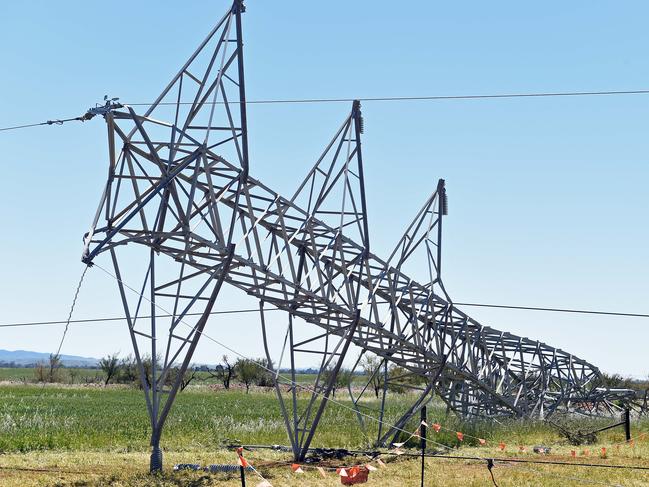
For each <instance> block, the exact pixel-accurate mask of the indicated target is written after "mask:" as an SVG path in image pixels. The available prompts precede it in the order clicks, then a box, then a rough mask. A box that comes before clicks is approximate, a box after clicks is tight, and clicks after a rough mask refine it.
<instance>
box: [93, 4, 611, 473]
mask: <svg viewBox="0 0 649 487" xmlns="http://www.w3.org/2000/svg"><path fill="white" fill-rule="evenodd" d="M243 11H244V6H243V3H242V1H241V0H235V1H234V3H233V4H232V7H231V8H230V9H229V10H228V11H227V13H226V14H225V16H224V17H223V18H222V19H221V20H220V21H219V22H218V23H217V25H216V26H215V27H214V28H213V29H212V31H211V32H210V33H209V34H208V36H207V37H206V38H205V40H204V41H203V42H202V43H201V44H200V46H199V47H198V49H197V50H196V51H195V52H194V53H193V54H192V55H191V56H190V58H189V60H188V61H187V62H186V63H185V64H184V65H183V66H182V68H181V69H180V71H179V72H178V73H177V74H176V75H175V76H174V77H173V79H172V80H171V82H170V83H169V84H168V85H167V86H166V88H164V90H163V91H162V93H161V94H160V96H158V98H157V99H156V100H155V102H154V103H153V104H152V105H151V106H150V107H149V108H148V109H147V110H146V111H145V112H144V113H143V114H138V113H136V112H135V110H134V109H133V108H132V107H129V106H127V105H124V106H122V105H115V106H114V107H113V106H108V107H107V109H105V110H104V111H103V113H102V114H103V116H104V118H105V120H106V124H107V127H108V145H109V171H108V180H107V182H106V185H105V188H104V191H103V194H102V196H101V201H100V204H99V208H98V210H97V213H96V215H95V218H94V221H93V223H92V226H91V229H90V231H89V232H88V233H87V234H86V235H85V247H84V253H83V258H82V260H83V262H85V263H86V264H87V265H92V263H93V261H95V259H97V258H98V257H99V256H100V255H102V256H103V255H105V256H106V257H107V258H108V259H109V260H110V261H111V263H112V266H113V269H114V274H115V277H116V280H117V286H118V291H119V295H120V297H121V300H122V303H123V306H124V313H125V317H126V320H127V324H128V331H129V334H130V338H131V341H132V346H133V350H134V355H135V358H136V360H137V363H138V368H139V374H140V380H141V383H142V387H143V389H144V395H145V398H146V407H147V409H148V413H149V417H150V420H151V429H152V435H151V446H152V449H153V450H152V455H151V470H152V471H154V470H160V469H161V468H162V450H161V448H160V439H161V435H162V431H163V426H164V424H165V420H166V419H167V417H168V415H169V412H170V410H171V407H172V405H173V403H174V399H175V397H176V395H177V393H178V391H179V389H180V387H181V381H182V376H183V374H184V372H185V371H186V370H187V368H188V367H189V366H190V363H191V361H192V356H193V354H194V351H195V349H196V346H197V344H198V342H199V340H200V338H201V335H202V334H203V330H204V329H205V326H206V324H207V322H208V319H209V317H210V313H211V312H212V310H213V308H214V306H215V303H216V301H217V298H218V296H219V293H220V291H221V289H222V288H223V286H224V285H228V286H233V287H234V288H238V289H240V290H241V291H243V292H245V293H246V294H248V295H249V296H252V297H254V298H255V299H256V300H257V301H258V302H259V309H260V322H261V328H262V337H263V342H264V348H265V351H266V355H267V359H268V361H267V363H268V364H269V366H270V367H276V374H275V389H276V393H277V396H278V400H279V403H280V406H281V411H282V414H283V417H284V421H285V424H286V428H287V432H288V437H289V440H290V442H291V445H292V448H293V454H294V456H295V458H296V459H298V460H301V459H303V458H304V456H305V454H306V452H307V449H308V448H309V445H310V444H311V442H312V440H313V436H314V434H315V432H316V428H317V426H318V422H319V420H320V418H321V417H322V414H323V412H324V410H325V407H326V404H327V401H328V399H329V397H330V395H331V394H332V392H333V390H334V388H335V382H336V376H337V374H338V373H339V371H340V369H341V367H342V364H343V362H344V361H345V360H346V358H347V360H349V357H348V356H349V355H350V347H356V348H358V349H360V350H361V355H371V356H376V357H377V359H378V360H379V361H380V367H377V370H376V373H378V374H384V380H383V381H382V386H381V391H377V395H381V400H380V404H381V407H380V410H379V418H380V419H384V410H385V403H386V400H385V398H386V394H387V391H388V389H389V388H390V385H391V384H392V385H394V384H395V383H403V382H404V381H405V379H407V377H409V376H416V377H418V378H419V383H420V384H423V385H420V386H419V387H418V397H416V399H415V400H413V403H412V404H411V406H410V407H408V408H407V409H406V410H405V411H402V412H401V413H400V414H401V416H400V418H398V420H397V421H396V422H395V423H394V424H393V425H392V426H390V427H383V423H380V427H379V431H378V436H377V438H376V442H377V443H378V444H385V443H387V442H389V441H390V439H391V438H394V436H395V435H396V434H398V432H399V429H400V428H402V427H403V426H404V425H405V423H406V422H407V421H408V420H409V419H410V418H411V417H412V416H413V415H414V414H415V413H416V412H417V411H418V410H419V409H420V408H421V407H422V406H423V405H425V404H426V403H427V402H428V401H430V400H431V398H432V397H433V395H437V396H438V397H439V398H440V399H441V400H443V401H444V402H445V403H446V405H447V406H448V408H449V410H451V411H454V412H456V413H458V414H460V415H462V416H463V417H494V416H515V417H522V416H529V415H549V414H552V413H553V412H554V411H556V410H557V409H558V408H562V407H566V408H570V407H583V405H584V404H590V405H591V407H595V408H597V407H598V406H596V405H595V406H593V404H594V403H593V402H592V401H591V402H589V400H590V399H589V398H592V397H595V396H594V394H595V393H597V394H595V395H596V397H597V398H598V399H597V400H596V401H598V403H599V402H602V401H604V402H605V401H606V397H607V395H606V393H605V392H602V390H601V389H598V385H599V383H600V381H599V378H600V374H599V372H598V370H597V369H596V368H595V367H594V366H593V365H591V364H589V363H588V362H586V361H584V360H581V359H579V358H577V357H575V356H573V355H571V354H569V353H566V352H564V351H562V350H559V349H557V348H554V347H551V346H548V345H546V344H544V343H541V342H538V341H534V340H530V339H527V338H523V337H518V336H515V335H512V334H510V333H506V332H501V331H498V330H495V329H493V328H490V327H486V326H482V325H481V324H479V323H478V322H477V321H475V320H473V319H472V318H470V317H469V316H467V315H466V314H465V313H463V312H462V311H461V310H459V309H457V307H455V306H454V305H453V303H452V301H451V299H450V297H449V296H448V294H447V293H446V290H445V289H444V285H443V283H442V279H441V262H442V261H441V244H442V241H441V237H442V222H443V218H444V216H445V215H446V213H447V197H446V189H445V185H444V181H443V180H440V181H439V183H438V184H437V187H436V188H435V190H434V192H433V194H432V196H431V197H430V198H429V199H428V200H427V201H426V202H425V204H424V206H423V207H422V209H421V210H420V211H419V212H418V213H417V215H416V216H415V218H414V219H413V221H412V223H411V224H410V225H409V227H408V229H407V230H406V232H405V233H404V235H403V236H402V237H401V239H400V240H399V241H398V243H397V244H396V246H395V248H394V251H393V252H392V253H391V254H390V256H389V257H388V258H387V260H383V259H381V258H380V257H378V256H377V255H375V254H373V253H372V252H371V249H370V234H369V225H368V218H367V215H368V212H367V206H366V198H365V186H364V175H363V157H362V150H361V135H362V133H363V118H362V115H361V106H360V103H359V102H354V103H353V104H352V107H351V111H350V112H349V114H348V115H347V116H346V118H345V119H344V121H343V123H342V125H341V126H340V128H339V129H338V130H337V132H336V133H335V135H334V137H333V139H332V140H331V142H330V143H329V144H328V145H327V146H326V148H325V150H324V152H323V153H322V156H321V157H320V158H319V160H318V161H317V162H316V164H315V165H314V166H313V168H312V169H311V171H310V172H309V173H308V174H307V176H306V178H305V179H304V181H303V182H302V184H300V186H299V187H298V190H297V191H296V192H295V194H294V195H293V196H291V197H290V198H286V197H283V196H281V195H279V194H278V193H276V192H274V191H273V190H272V189H270V188H269V187H267V186H265V185H264V184H263V183H262V182H261V181H258V180H256V179H254V178H253V177H251V176H250V175H249V154H248V131H247V116H246V90H245V83H244V63H243V41H242V24H241V14H242V13H243ZM187 100H189V101H191V103H184V102H185V101H187ZM421 262H425V277H424V280H423V282H421V283H420V282H419V281H416V280H415V279H414V278H413V277H411V275H410V272H411V271H413V270H414V271H415V272H418V273H421V272H419V270H420V268H421V265H419V268H417V265H418V264H421ZM407 272H408V273H407ZM129 283H137V285H138V287H137V289H136V291H137V292H136V293H131V292H129ZM267 307H273V308H277V309H279V310H282V311H284V312H285V316H286V319H287V330H286V335H285V340H284V346H283V347H282V352H281V354H280V357H279V359H278V358H277V357H276V356H273V353H272V350H271V349H272V347H271V346H270V344H269V331H268V324H267V319H266V316H265V309H266V308H267ZM168 315H171V317H169V316H168ZM197 315H198V316H197ZM299 354H310V356H314V354H315V356H317V357H319V362H320V370H321V372H320V374H318V375H317V377H316V379H315V381H314V383H313V385H312V386H311V387H309V388H308V389H306V390H308V391H309V394H310V397H309V398H308V400H306V401H304V400H302V399H300V400H298V389H299V388H298V387H290V388H287V387H286V381H285V380H284V379H283V377H282V376H280V375H279V373H278V372H277V370H279V368H280V367H281V364H282V361H283V360H285V357H287V358H286V360H287V361H288V362H289V364H288V368H289V369H290V370H291V371H292V373H291V378H290V379H289V381H288V382H289V384H290V385H293V386H295V363H296V356H297V355H299ZM147 356H148V357H150V358H151V360H152V367H151V371H150V377H149V376H147V374H148V373H149V372H148V371H146V370H145V367H144V365H143V361H144V358H145V357H147ZM359 363H360V357H359V360H356V362H355V367H358V366H359ZM388 366H391V367H397V368H398V370H399V371H402V373H401V375H400V376H396V377H395V376H394V375H389V374H388V373H387V371H388ZM325 372H326V373H325ZM369 379H371V377H370V378H369ZM366 390H367V386H366V387H364V388H362V391H361V392H360V393H359V392H354V391H352V389H351V388H349V394H350V395H351V399H352V404H353V405H354V407H355V408H356V409H357V412H358V413H359V414H358V417H359V420H360V421H361V425H362V426H363V415H362V414H361V413H360V410H359V407H360V406H359V401H360V396H362V394H363V393H365V391H366ZM379 392H380V394H379ZM301 394H302V395H303V394H304V393H301Z"/></svg>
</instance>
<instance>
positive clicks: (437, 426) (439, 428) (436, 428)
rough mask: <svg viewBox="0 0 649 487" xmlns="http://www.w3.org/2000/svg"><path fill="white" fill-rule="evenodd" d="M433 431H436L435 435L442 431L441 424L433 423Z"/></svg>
mask: <svg viewBox="0 0 649 487" xmlns="http://www.w3.org/2000/svg"><path fill="white" fill-rule="evenodd" d="M433 429H434V430H435V433H439V430H441V429H442V425H441V424H439V423H433Z"/></svg>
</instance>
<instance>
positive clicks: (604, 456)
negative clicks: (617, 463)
mask: <svg viewBox="0 0 649 487" xmlns="http://www.w3.org/2000/svg"><path fill="white" fill-rule="evenodd" d="M602 458H606V448H605V447H602Z"/></svg>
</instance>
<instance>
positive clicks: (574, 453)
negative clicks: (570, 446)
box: [570, 450, 577, 458]
mask: <svg viewBox="0 0 649 487" xmlns="http://www.w3.org/2000/svg"><path fill="white" fill-rule="evenodd" d="M570 455H571V456H572V458H575V457H576V456H577V452H576V451H575V450H570Z"/></svg>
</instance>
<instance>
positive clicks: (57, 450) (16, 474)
mask: <svg viewBox="0 0 649 487" xmlns="http://www.w3.org/2000/svg"><path fill="white" fill-rule="evenodd" d="M338 396H339V397H338V398H337V400H339V401H342V402H343V403H346V404H349V402H345V401H344V396H343V395H342V394H339V395H338ZM302 400H303V401H306V398H304V399H302ZM409 401H410V398H408V397H406V396H403V395H399V394H394V395H392V396H391V400H390V407H389V409H388V417H387V418H386V420H387V421H388V422H390V421H393V420H394V419H396V415H397V412H398V410H399V409H400V407H403V406H406V405H407V404H408V402H409ZM374 405H375V404H373V402H372V401H368V402H367V403H365V404H364V406H365V407H367V408H368V409H366V411H367V412H368V413H371V409H369V408H371V407H372V406H374ZM434 421H439V422H440V423H442V424H444V425H445V426H448V427H449V428H450V429H451V430H459V431H463V432H465V433H467V434H471V435H474V436H479V437H482V438H485V439H487V441H488V443H487V445H486V446H482V447H481V446H479V445H477V441H476V440H473V439H471V438H467V439H466V440H465V442H463V443H462V444H461V445H460V443H459V441H458V440H457V438H456V437H455V435H454V433H453V431H442V432H440V433H437V434H434V433H431V435H432V438H431V439H432V440H433V441H434V442H435V443H434V444H431V446H432V447H436V448H438V449H439V450H440V451H445V452H446V453H449V452H450V453H451V454H453V455H461V456H489V457H504V458H528V459H542V460H543V459H554V460H556V459H559V460H568V461H582V462H584V461H588V462H599V463H608V464H631V463H633V464H641V465H646V466H648V467H649V445H648V444H647V443H646V440H638V441H637V442H636V443H635V445H634V447H633V448H631V447H629V446H625V445H623V446H622V447H621V448H619V447H618V448H615V446H614V443H617V442H621V441H623V439H624V438H623V432H622V431H621V430H620V429H615V430H610V431H608V432H606V433H603V434H600V435H599V438H598V444H597V445H592V446H587V447H579V448H578V449H577V450H578V452H579V457H578V458H576V459H572V458H571V457H570V455H569V453H570V450H571V449H575V447H571V446H570V445H568V444H567V443H566V442H565V440H564V439H563V438H561V436H560V435H559V434H558V433H557V432H556V431H555V430H554V429H553V428H551V427H549V426H547V425H546V424H544V423H541V422H518V421H515V422H510V423H506V424H501V425H495V424H492V423H491V424H487V423H484V424H478V425H468V424H461V423H459V422H457V421H456V420H454V419H453V418H452V417H449V418H445V415H444V410H443V408H441V407H432V408H430V413H429V422H431V423H432V422H434ZM370 423H371V424H370ZM416 426H417V425H416V424H415V423H413V424H411V425H409V427H408V428H409V430H414V429H415V428H416ZM646 426H647V425H645V424H639V425H634V432H635V433H636V434H637V433H638V432H639V431H646V430H647V427H646ZM376 428H377V424H376V423H372V422H370V421H368V424H367V434H368V435H369V436H370V437H372V436H373V435H375V434H376ZM148 440H149V424H148V419H147V416H146V410H145V407H144V400H143V397H142V393H141V391H138V390H137V389H134V388H127V387H108V388H103V387H97V386H83V387H81V386H76V387H71V386H59V385H45V386H42V385H4V386H0V453H1V454H0V485H2V486H20V487H27V486H32V485H34V486H35V485H47V486H76V487H79V486H84V485H89V486H100V485H113V486H145V485H146V486H148V485H160V486H165V487H166V486H167V485H169V486H171V485H174V486H175V485H177V486H180V485H188V486H190V485H191V486H199V485H200V486H202V485H240V484H237V481H236V479H233V478H228V477H224V476H219V475H215V476H212V475H207V476H206V475H205V474H182V475H180V474H174V473H173V472H171V471H170V470H171V469H170V467H171V465H172V464H173V463H177V462H183V463H186V462H199V463H202V464H208V463H219V462H220V463H233V462H234V461H235V457H234V456H233V453H232V452H230V451H228V450H225V449H223V448H222V445H223V443H224V442H227V441H228V440H234V441H236V442H242V443H244V444H284V445H286V444H287V443H288V441H287V438H286V433H285V430H284V424H283V421H282V418H281V416H280V411H279V407H278V404H277V402H276V400H275V396H274V394H273V393H272V392H261V391H253V392H251V393H250V394H246V393H245V392H243V391H241V390H230V391H224V390H216V389H214V388H209V387H206V386H201V387H193V388H190V389H187V390H186V391H184V392H183V393H182V394H180V395H179V397H178V399H177V403H176V405H175V406H174V409H173V411H172V415H171V416H170V418H169V420H168V422H167V426H166V430H165V434H164V435H163V438H162V444H163V447H164V449H165V452H166V453H165V456H166V460H165V464H166V468H167V471H166V473H165V475H164V476H163V477H162V478H153V477H150V476H149V475H147V474H146V470H147V467H148V451H149V447H148ZM500 441H505V442H506V443H507V445H508V446H507V448H506V450H505V451H504V452H501V451H500V450H499V449H498V448H497V445H498V443H499V442H500ZM440 444H444V445H447V446H448V447H450V449H445V448H442V447H441V446H440ZM536 444H544V445H548V446H551V447H552V448H553V452H552V455H550V456H548V457H542V458H541V457H539V455H536V454H534V453H533V452H532V451H531V447H532V446H533V445H536ZM313 445H314V446H323V447H344V448H365V447H367V446H369V441H368V439H367V438H366V437H365V436H364V434H363V432H362V431H361V429H360V427H359V425H358V422H357V419H356V416H355V414H354V413H353V412H352V411H349V410H347V409H345V408H343V407H340V406H338V405H336V404H330V405H329V406H328V408H327V410H326V412H325V415H324V417H323V419H322V422H321V425H320V428H319V430H318V433H317V435H316V437H315V439H314V442H313ZM519 445H524V446H525V447H526V450H525V451H519ZM412 446H413V447H414V446H416V443H414V442H413V444H412ZM602 446H606V447H607V448H608V452H609V453H608V458H606V459H601V458H599V452H600V449H601V447H602ZM458 447H459V448H458ZM585 449H588V450H589V452H590V455H589V456H588V457H586V456H585V455H582V454H581V453H582V452H583V451H584V450H585ZM248 456H249V457H250V458H251V461H254V462H255V463H256V464H257V465H260V466H262V473H263V474H264V475H265V476H268V477H269V479H270V480H271V481H272V483H273V485H275V486H279V485H313V486H315V485H336V484H338V485H339V482H337V479H336V478H335V476H333V475H332V477H331V479H328V480H326V481H325V480H324V479H320V477H319V476H318V475H317V472H315V473H313V472H309V471H307V473H306V474H305V475H304V476H303V477H299V478H298V477H296V476H295V475H294V474H292V473H291V472H290V469H288V468H287V467H276V468H271V467H269V466H268V467H264V465H266V464H267V462H278V461H279V462H289V463H290V456H289V455H288V454H286V453H274V452H269V451H266V450H258V451H254V452H250V453H249V454H248ZM388 459H390V460H392V459H393V457H386V461H387V460H388ZM349 461H350V462H357V461H359V460H349ZM427 465H428V466H427V471H428V472H429V473H428V475H429V477H430V478H431V479H436V481H437V482H438V483H437V484H434V485H476V486H477V485H490V484H488V483H487V482H490V480H489V478H488V476H487V474H488V472H487V471H486V468H484V464H483V462H479V461H469V460H466V461H460V462H458V461H451V460H441V459H429V460H427ZM440 466H442V467H443V468H440ZM418 469H419V463H418V460H406V459H404V458H403V457H400V458H397V462H396V463H388V467H387V468H385V469H381V470H380V471H379V472H376V473H374V475H373V477H374V478H375V480H374V482H373V484H374V485H387V486H397V485H418V483H416V482H415V481H414V480H413V479H417V478H418ZM539 471H540V472H541V473H538V472H539ZM495 472H496V473H497V475H498V476H499V480H498V482H499V485H501V486H503V485H530V486H531V485H544V486H545V485H582V483H581V481H574V482H573V483H570V482H568V483H566V482H567V481H566V480H565V478H564V479H563V480H560V479H558V478H556V477H552V475H560V476H563V477H565V476H566V475H567V476H576V477H580V478H582V477H583V478H588V479H590V480H591V481H597V482H605V485H617V484H620V485H649V471H647V472H642V471H630V470H629V471H627V470H618V469H588V470H586V469H583V468H582V469H575V468H568V467H560V466H554V467H552V466H538V465H529V466H526V465H514V464H504V465H503V464H497V467H496V469H495ZM607 482H608V483H607ZM252 485H255V483H253V484H252Z"/></svg>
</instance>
